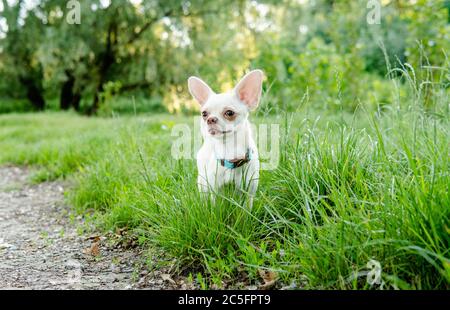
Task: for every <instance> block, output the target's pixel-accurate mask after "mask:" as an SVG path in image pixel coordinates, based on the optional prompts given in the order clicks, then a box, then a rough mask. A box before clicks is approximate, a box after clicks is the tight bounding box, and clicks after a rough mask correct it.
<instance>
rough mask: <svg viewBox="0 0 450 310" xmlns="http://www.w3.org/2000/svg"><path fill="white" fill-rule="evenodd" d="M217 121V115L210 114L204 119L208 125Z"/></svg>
mask: <svg viewBox="0 0 450 310" xmlns="http://www.w3.org/2000/svg"><path fill="white" fill-rule="evenodd" d="M217 121H218V119H217V117H215V116H212V117H208V119H207V120H206V123H207V124H208V125H211V124H215V123H217Z"/></svg>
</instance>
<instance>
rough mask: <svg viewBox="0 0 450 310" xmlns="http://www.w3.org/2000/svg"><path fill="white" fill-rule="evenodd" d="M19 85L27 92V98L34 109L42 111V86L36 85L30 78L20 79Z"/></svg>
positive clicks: (43, 102)
mask: <svg viewBox="0 0 450 310" xmlns="http://www.w3.org/2000/svg"><path fill="white" fill-rule="evenodd" d="M20 81H21V83H22V84H23V85H24V86H25V88H26V90H27V98H28V100H30V102H31V105H32V106H33V108H34V109H36V110H38V111H42V110H44V108H45V99H44V96H43V94H42V86H41V85H37V83H36V81H34V80H33V79H30V78H26V77H22V78H20Z"/></svg>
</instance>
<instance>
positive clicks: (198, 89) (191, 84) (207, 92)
mask: <svg viewBox="0 0 450 310" xmlns="http://www.w3.org/2000/svg"><path fill="white" fill-rule="evenodd" d="M188 88H189V92H190V93H191V95H192V97H194V99H195V100H197V102H198V103H199V104H200V105H204V104H205V102H206V101H208V98H209V96H211V94H212V93H213V91H212V90H211V88H210V87H209V86H208V84H206V83H205V82H203V81H202V79H200V78H198V77H195V76H191V77H190V78H189V79H188Z"/></svg>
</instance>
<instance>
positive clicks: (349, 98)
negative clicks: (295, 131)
mask: <svg viewBox="0 0 450 310" xmlns="http://www.w3.org/2000/svg"><path fill="white" fill-rule="evenodd" d="M74 2H75V4H76V3H79V4H80V23H79V24H73V23H72V24H71V23H69V22H68V19H70V18H72V19H73V16H68V15H70V14H73V11H71V10H72V9H73V8H75V7H76V6H72V5H73V3H74ZM369 2H371V1H367V0H358V1H341V0H285V1H270V0H261V1H242V0H241V1H230V0H225V1H222V0H217V1H207V0H191V1H172V0H169V1H156V0H155V1H151V0H148V1H147V0H128V1H127V0H82V1H79V2H77V1H65V0H22V1H20V0H1V1H0V15H1V17H0V77H1V78H0V113H6V112H22V111H30V110H43V109H50V110H59V109H63V110H65V109H75V110H76V111H78V112H79V113H80V114H98V115H111V114H112V113H135V112H137V113H140V112H162V111H169V112H190V111H191V110H192V109H196V106H195V104H194V103H193V102H192V100H191V98H190V97H189V94H188V92H187V89H186V79H187V77H188V76H190V75H198V76H200V77H202V78H203V79H204V80H205V81H208V83H210V85H211V86H212V87H213V88H214V90H216V91H221V90H227V89H230V88H231V87H232V86H233V85H234V83H235V82H236V81H237V79H238V78H239V77H240V76H241V75H242V74H244V73H245V71H246V70H248V69H250V68H261V69H263V70H264V71H265V72H266V75H267V82H266V83H265V93H266V95H265V97H264V102H263V106H262V112H264V113H271V112H272V113H275V112H277V111H278V110H279V109H282V110H287V111H291V110H294V109H296V108H297V107H298V106H299V105H301V103H302V101H303V100H304V99H305V98H307V99H308V101H309V102H310V104H312V105H313V106H317V107H319V108H327V109H342V108H344V109H348V110H350V111H351V110H353V109H355V107H356V106H358V105H364V106H365V107H366V108H372V107H373V108H376V107H382V106H383V105H388V104H390V103H392V102H393V101H394V99H393V97H392V96H393V95H392V94H393V93H394V92H393V91H392V88H393V87H394V85H393V84H392V83H390V82H389V81H388V80H389V78H395V77H397V76H398V77H400V75H401V74H400V73H399V72H401V71H400V70H396V69H395V68H399V69H401V70H404V71H413V70H414V69H413V68H416V69H417V68H424V67H425V68H428V69H430V70H421V71H420V72H419V71H417V72H415V74H418V75H420V74H427V75H428V76H426V77H420V76H418V77H417V80H418V81H419V80H428V81H433V80H436V81H437V80H439V81H441V82H442V80H444V81H447V85H448V82H449V81H450V73H449V71H448V66H449V62H448V59H447V57H448V52H449V51H450V26H449V25H450V24H449V23H450V1H447V0H430V1H425V0H381V1H380V3H381V5H382V8H381V20H380V21H381V22H380V24H369V23H368V22H367V15H368V14H369V12H370V11H371V10H372V9H371V8H370V7H369V8H368V3H369ZM372 2H373V1H372ZM405 64H406V65H405ZM408 64H410V66H409V65H408ZM433 68H434V69H436V70H433ZM390 69H392V70H390ZM399 81H400V83H403V82H405V81H403V80H402V79H401V78H399ZM400 88H401V84H400ZM446 89H447V90H448V87H447V88H446ZM425 92H427V90H426V88H425ZM400 94H401V91H400ZM433 95H434V94H433V91H432V89H431V88H430V90H429V94H427V95H426V96H424V98H425V99H424V101H425V102H424V104H425V106H426V105H427V102H428V103H431V102H433V98H432V97H433Z"/></svg>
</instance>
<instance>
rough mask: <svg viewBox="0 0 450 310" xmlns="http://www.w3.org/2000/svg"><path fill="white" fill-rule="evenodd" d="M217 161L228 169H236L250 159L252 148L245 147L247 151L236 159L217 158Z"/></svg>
mask: <svg viewBox="0 0 450 310" xmlns="http://www.w3.org/2000/svg"><path fill="white" fill-rule="evenodd" d="M217 160H218V161H219V163H220V164H221V165H222V166H223V167H225V168H228V169H236V168H238V167H241V166H243V165H245V164H246V163H248V162H249V161H250V160H252V150H251V149H250V148H248V149H247V153H245V157H244V158H237V159H231V160H228V159H217Z"/></svg>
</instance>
